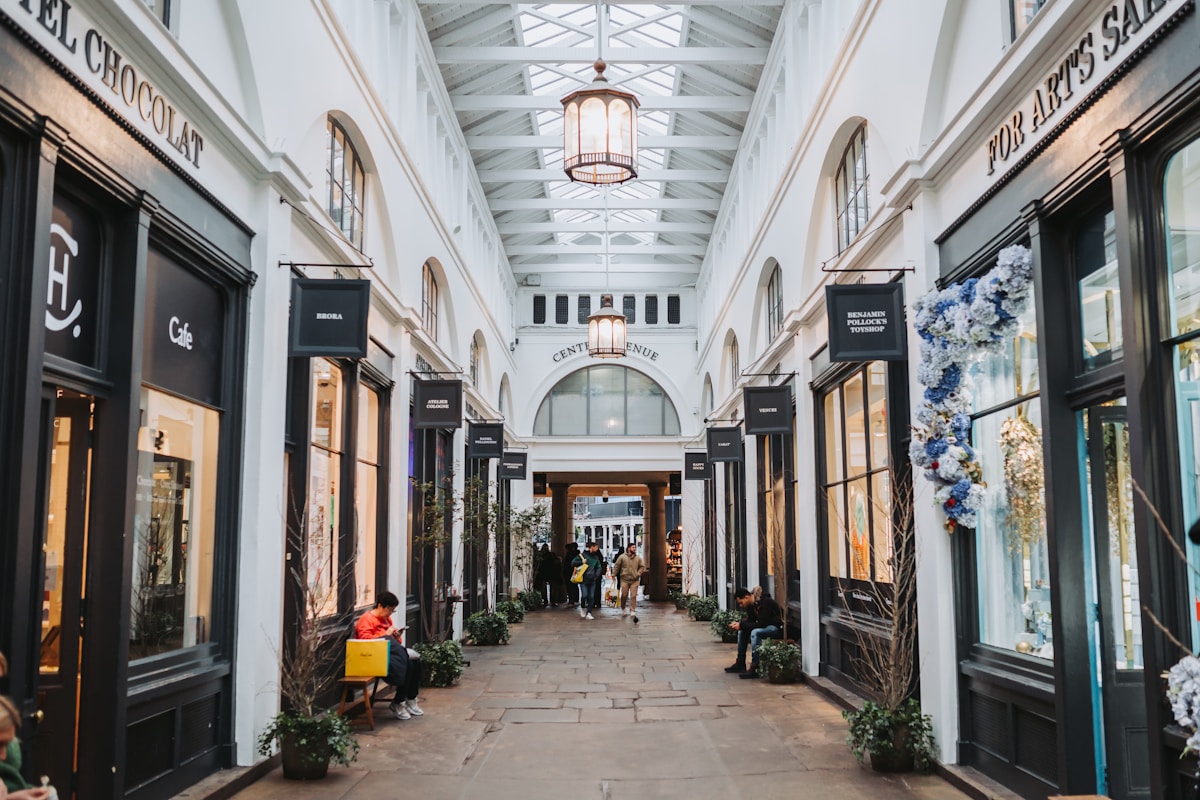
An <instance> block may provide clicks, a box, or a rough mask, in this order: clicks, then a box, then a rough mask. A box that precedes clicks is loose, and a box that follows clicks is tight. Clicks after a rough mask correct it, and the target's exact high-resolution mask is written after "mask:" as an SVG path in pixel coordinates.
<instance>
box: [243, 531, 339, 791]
mask: <svg viewBox="0 0 1200 800" xmlns="http://www.w3.org/2000/svg"><path fill="white" fill-rule="evenodd" d="M297 518H298V519H301V520H307V518H308V515H307V514H304V515H300V516H298V517H297ZM305 545H306V540H305V537H304V536H302V535H300V534H299V533H296V534H294V535H292V534H289V536H288V549H289V551H290V552H289V555H290V556H291V559H290V561H289V564H290V566H289V568H288V570H287V573H286V576H287V581H288V595H289V600H290V602H292V603H294V604H295V609H296V614H295V616H296V625H295V636H294V637H293V638H291V639H290V640H285V641H284V643H283V646H282V647H281V648H280V652H279V693H280V695H281V696H282V698H283V708H282V709H281V710H280V711H279V713H278V714H276V715H275V717H274V718H273V719H272V720H271V721H270V722H269V723H268V724H267V727H266V728H265V729H264V730H263V732H262V733H261V734H260V735H259V738H258V752H259V754H260V755H263V756H270V755H271V754H272V753H273V752H274V751H275V746H276V744H278V746H279V750H280V755H281V759H282V762H283V776H284V777H285V778H293V779H297V780H311V779H314V778H323V777H325V775H326V773H327V771H328V769H329V762H330V761H334V762H336V763H338V764H341V765H342V766H349V765H350V762H352V761H354V760H355V758H357V756H358V742H357V740H356V739H355V738H354V734H353V732H352V731H351V729H350V724H349V722H348V721H347V720H346V719H345V718H344V717H342V716H340V715H338V714H337V713H335V712H334V711H331V710H329V709H328V708H327V707H326V706H325V705H324V704H323V702H322V701H323V700H324V699H325V698H326V697H327V695H328V692H329V691H330V690H331V689H332V687H333V685H334V683H335V682H336V680H337V676H338V673H339V672H340V666H341V660H342V658H344V655H343V654H344V652H345V649H344V647H343V641H344V635H345V631H344V628H343V627H342V625H340V624H339V623H338V622H337V621H336V620H334V619H333V618H332V617H330V616H329V614H328V610H329V609H330V608H332V607H335V606H334V602H333V601H334V598H336V596H337V592H338V591H339V589H340V588H341V587H342V586H344V585H345V582H346V581H347V580H348V579H350V578H351V577H352V575H351V574H349V573H348V574H344V575H338V576H334V577H332V578H331V576H330V575H328V573H323V570H324V569H325V567H324V566H318V565H314V568H313V569H312V571H310V570H309V558H308V552H309V551H308V547H307V546H305Z"/></svg>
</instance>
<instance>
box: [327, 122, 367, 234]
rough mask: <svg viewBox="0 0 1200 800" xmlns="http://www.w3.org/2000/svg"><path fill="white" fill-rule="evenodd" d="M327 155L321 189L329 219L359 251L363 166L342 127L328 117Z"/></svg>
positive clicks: (363, 200)
mask: <svg viewBox="0 0 1200 800" xmlns="http://www.w3.org/2000/svg"><path fill="white" fill-rule="evenodd" d="M326 127H327V128H328V130H329V152H328V153H326V159H325V187H326V189H327V190H328V193H329V194H328V197H329V205H328V210H329V216H330V217H332V218H333V221H334V222H335V223H336V224H337V226H338V228H339V229H340V230H341V232H342V233H343V234H344V235H345V237H346V238H347V239H349V240H350V244H352V245H354V246H355V247H357V248H358V249H359V250H362V248H363V208H364V206H365V203H366V197H365V195H364V190H365V186H364V181H363V167H362V161H361V160H360V159H359V157H358V153H357V152H355V150H354V145H352V144H351V143H350V137H348V136H346V131H345V130H343V129H342V126H341V125H339V124H338V123H336V122H334V120H333V118H332V117H330V118H329V119H328V120H326Z"/></svg>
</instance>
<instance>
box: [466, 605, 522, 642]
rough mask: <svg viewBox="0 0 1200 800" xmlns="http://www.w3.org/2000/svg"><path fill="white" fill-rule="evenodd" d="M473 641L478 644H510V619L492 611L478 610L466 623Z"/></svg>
mask: <svg viewBox="0 0 1200 800" xmlns="http://www.w3.org/2000/svg"><path fill="white" fill-rule="evenodd" d="M464 627H465V628H466V629H467V633H468V634H469V635H470V637H471V641H472V642H474V643H475V644H478V645H493V644H508V639H509V636H510V635H511V634H510V633H509V631H508V620H507V619H505V618H504V617H502V616H501V615H499V614H493V613H492V612H491V611H476V612H475V613H474V614H472V615H471V616H469V617H467V621H466V623H465V624H464Z"/></svg>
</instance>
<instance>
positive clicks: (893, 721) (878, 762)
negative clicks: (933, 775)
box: [842, 698, 935, 772]
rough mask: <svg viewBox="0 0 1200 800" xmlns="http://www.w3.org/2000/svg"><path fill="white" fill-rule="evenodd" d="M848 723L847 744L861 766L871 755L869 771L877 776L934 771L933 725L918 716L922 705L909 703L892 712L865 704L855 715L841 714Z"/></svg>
mask: <svg viewBox="0 0 1200 800" xmlns="http://www.w3.org/2000/svg"><path fill="white" fill-rule="evenodd" d="M842 716H843V717H844V718H846V719H847V720H849V722H850V732H849V733H848V734H847V736H846V743H847V744H849V745H850V751H851V752H852V753H854V757H855V758H857V759H858V762H859V763H860V764H861V763H862V762H863V756H864V755H865V754H868V753H869V754H870V758H871V769H873V770H875V771H876V772H911V771H912V769H913V767H914V766H916V767H918V768H920V769H921V771H922V772H927V771H929V770H930V769H932V768H933V763H934V757H935V756H934V746H935V744H934V739H933V722H932V719H931V718H930V717H929V715H928V714H922V713H921V704H920V703H918V702H917V701H916V700H913V699H911V698H910V699H908V700H905V701H904V702H903V703H901V704H900V707H899V708H897V709H895V710H888V709H886V708H884V707H883V706H881V705H879V704H878V703H876V702H875V701H873V700H867V701H866V702H865V703H863V705H862V708H860V709H858V710H857V711H843V712H842Z"/></svg>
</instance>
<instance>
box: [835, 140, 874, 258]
mask: <svg viewBox="0 0 1200 800" xmlns="http://www.w3.org/2000/svg"><path fill="white" fill-rule="evenodd" d="M867 177H868V173H867V126H866V125H862V126H860V127H859V129H858V130H856V131H855V132H854V135H853V136H851V137H850V143H849V144H847V145H846V150H845V152H844V153H842V160H841V163H839V164H838V170H837V176H836V177H835V178H834V180H833V186H834V210H835V211H836V212H837V240H838V252H839V253H840V252H842V251H843V250H845V249H846V248H847V247H849V246H850V243H851V242H852V241H854V237H856V236H858V234H859V231H861V230H862V229H863V228H864V227H865V226H866V224H867V218H868V217H870V216H871V211H870V208H869V207H868V205H867Z"/></svg>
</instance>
